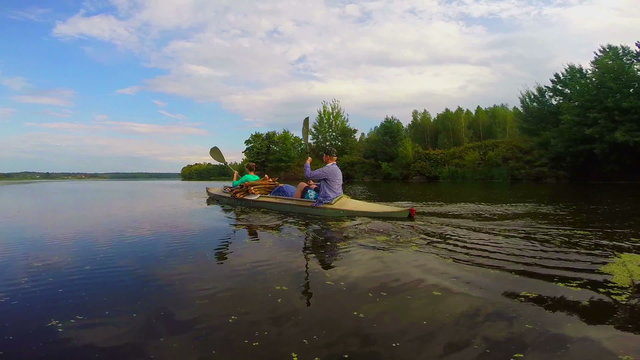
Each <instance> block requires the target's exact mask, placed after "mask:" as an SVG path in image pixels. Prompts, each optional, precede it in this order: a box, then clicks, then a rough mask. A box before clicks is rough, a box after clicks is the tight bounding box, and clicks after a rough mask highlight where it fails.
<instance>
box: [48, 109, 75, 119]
mask: <svg viewBox="0 0 640 360" xmlns="http://www.w3.org/2000/svg"><path fill="white" fill-rule="evenodd" d="M42 113H43V114H44V115H47V116H52V117H56V118H68V117H71V115H73V111H71V110H69V109H60V110H51V109H46V110H43V111H42Z"/></svg>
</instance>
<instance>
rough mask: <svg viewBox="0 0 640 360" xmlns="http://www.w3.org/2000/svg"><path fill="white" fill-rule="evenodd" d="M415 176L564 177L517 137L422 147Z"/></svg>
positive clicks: (530, 178) (446, 178) (435, 177)
mask: <svg viewBox="0 0 640 360" xmlns="http://www.w3.org/2000/svg"><path fill="white" fill-rule="evenodd" d="M411 175H412V176H422V177H425V178H426V179H430V180H493V181H510V180H533V181H539V180H546V179H551V178H559V177H562V174H561V173H555V172H550V171H548V170H547V167H546V166H545V163H544V160H542V159H541V156H540V154H539V153H538V152H536V151H535V149H533V148H532V147H531V146H528V145H526V144H522V143H520V142H516V141H513V140H509V141H507V140H491V141H484V142H478V143H472V144H469V145H466V146H461V147H456V148H453V149H450V150H419V151H417V152H416V154H415V160H414V161H413V163H412V165H411Z"/></svg>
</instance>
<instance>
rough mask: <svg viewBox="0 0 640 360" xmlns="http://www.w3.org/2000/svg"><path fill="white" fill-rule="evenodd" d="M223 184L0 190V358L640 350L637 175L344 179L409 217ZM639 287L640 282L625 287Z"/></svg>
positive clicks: (604, 355) (585, 354) (531, 355)
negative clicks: (291, 204)
mask: <svg viewBox="0 0 640 360" xmlns="http://www.w3.org/2000/svg"><path fill="white" fill-rule="evenodd" d="M213 184H214V183H204V182H179V181H60V182H37V183H36V182H32V183H0V359H151V358H155V359H300V360H303V359H304V360H307V359H315V358H319V359H322V360H325V359H345V358H347V359H367V360H372V359H374V360H375V359H512V358H513V359H619V358H625V356H626V359H632V358H635V359H640V304H639V303H638V301H637V299H634V298H633V297H631V298H630V299H631V300H629V301H626V302H620V301H618V300H616V297H615V294H619V293H620V292H621V291H622V292H624V291H628V292H630V293H631V295H633V294H636V295H637V290H638V288H636V289H635V290H633V289H628V288H627V289H621V288H620V286H617V285H615V284H614V283H613V282H611V281H610V279H611V276H610V275H607V274H605V273H603V272H601V271H599V270H598V269H599V268H600V267H602V266H603V265H605V264H607V263H608V262H610V261H612V258H613V257H614V256H615V255H616V254H618V253H632V254H640V206H639V205H638V199H640V185H637V184H636V185H633V184H613V185H611V184H609V185H605V184H592V185H497V184H473V185H470V184H383V183H372V184H353V185H349V186H347V187H346V189H345V190H346V192H347V193H348V194H350V195H352V196H353V197H357V198H361V199H367V200H371V201H380V202H386V203H392V204H397V205H411V206H414V207H416V208H417V209H418V216H419V217H418V218H417V220H416V221H413V222H409V221H381V220H371V219H366V218H356V219H346V220H327V219H323V218H315V217H300V216H296V215H290V214H280V213H275V212H268V211H262V210H255V209H239V208H238V209H235V208H230V207H221V206H219V205H216V204H208V203H207V200H206V195H205V191H204V188H205V186H211V185H213ZM634 291H635V292H634Z"/></svg>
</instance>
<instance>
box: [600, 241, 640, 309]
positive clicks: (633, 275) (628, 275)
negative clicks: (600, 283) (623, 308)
mask: <svg viewBox="0 0 640 360" xmlns="http://www.w3.org/2000/svg"><path fill="white" fill-rule="evenodd" d="M600 271H602V272H604V273H607V274H610V275H612V278H611V282H613V283H614V284H616V285H618V286H620V287H622V288H626V289H624V290H620V291H616V292H615V294H614V295H613V296H612V297H613V298H614V299H616V300H619V301H622V302H626V301H628V300H629V299H630V298H631V296H632V295H634V294H633V292H634V290H635V287H636V285H637V284H640V255H638V254H630V253H624V254H619V255H618V256H616V257H615V258H614V259H613V261H612V262H610V263H609V264H607V265H605V266H603V267H601V268H600Z"/></svg>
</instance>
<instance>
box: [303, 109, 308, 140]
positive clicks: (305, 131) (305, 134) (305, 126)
mask: <svg viewBox="0 0 640 360" xmlns="http://www.w3.org/2000/svg"><path fill="white" fill-rule="evenodd" d="M302 141H304V143H305V144H307V145H308V144H309V117H308V116H307V117H306V118H304V120H302Z"/></svg>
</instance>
